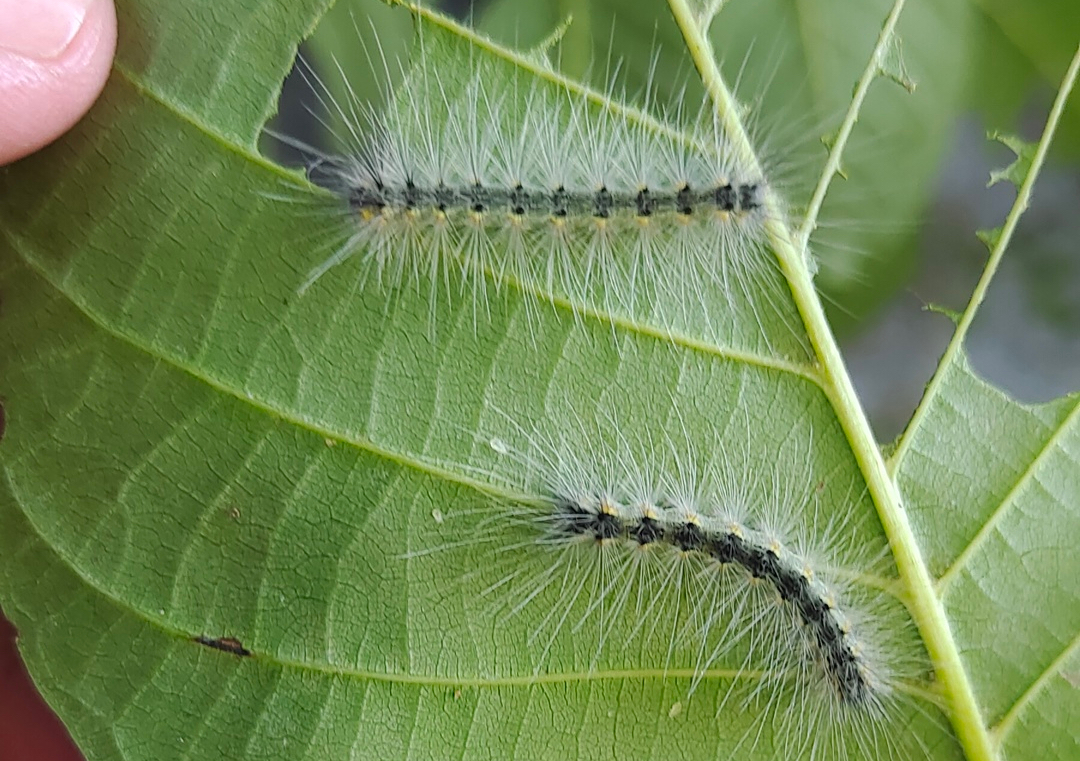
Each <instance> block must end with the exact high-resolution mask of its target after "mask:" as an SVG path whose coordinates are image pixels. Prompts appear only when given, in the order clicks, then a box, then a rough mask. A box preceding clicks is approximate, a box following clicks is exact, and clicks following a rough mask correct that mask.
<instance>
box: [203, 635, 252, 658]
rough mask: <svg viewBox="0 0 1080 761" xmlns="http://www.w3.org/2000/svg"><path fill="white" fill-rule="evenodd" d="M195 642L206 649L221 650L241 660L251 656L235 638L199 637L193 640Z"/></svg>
mask: <svg viewBox="0 0 1080 761" xmlns="http://www.w3.org/2000/svg"><path fill="white" fill-rule="evenodd" d="M195 641H196V642H198V643H199V644H200V645H206V647H212V648H214V649H215V650H221V651H222V652H223V653H232V654H233V655H236V656H239V657H241V658H246V657H247V656H249V655H251V651H250V650H248V649H247V648H246V647H244V646H243V645H242V644H240V640H238V639H236V638H235V637H218V638H216V639H215V638H213V637H206V636H204V635H201V634H200V635H199V636H198V637H196V638H195Z"/></svg>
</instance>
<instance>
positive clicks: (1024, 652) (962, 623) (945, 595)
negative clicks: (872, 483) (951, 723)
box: [897, 355, 1080, 759]
mask: <svg viewBox="0 0 1080 761" xmlns="http://www.w3.org/2000/svg"><path fill="white" fill-rule="evenodd" d="M905 453H906V454H905V456H904V457H903V461H902V465H901V466H900V469H899V471H898V473H897V481H898V483H899V486H900V488H901V490H902V491H903V493H904V499H905V501H906V503H907V504H908V506H909V511H910V515H911V520H912V523H913V524H914V527H915V530H916V532H917V533H918V535H919V536H921V537H924V540H923V557H924V558H925V559H926V562H927V564H928V565H929V568H930V572H931V573H932V574H933V576H934V579H935V591H936V592H937V594H938V595H939V596H940V597H941V599H942V604H943V606H944V608H945V613H946V615H947V616H948V617H949V619H950V620H951V621H952V622H953V625H952V629H953V633H954V635H955V636H956V640H957V645H958V647H959V649H960V652H961V656H962V658H963V663H964V669H965V670H966V671H967V673H968V674H970V675H971V679H972V682H973V686H974V690H975V697H976V698H977V700H978V702H979V705H980V706H981V708H982V711H983V716H984V717H985V720H986V723H987V724H988V725H989V726H990V727H991V729H990V732H991V735H992V736H993V738H994V741H995V743H997V744H999V745H1000V748H1001V753H1002V757H1003V758H1008V759H1040V758H1072V757H1075V756H1076V755H1077V754H1078V753H1080V729H1078V728H1080V695H1078V693H1077V688H1076V685H1075V684H1074V683H1072V682H1070V675H1075V674H1076V672H1077V671H1078V670H1080V590H1078V587H1077V584H1076V580H1077V579H1078V578H1080V555H1077V553H1076V551H1075V548H1076V543H1077V540H1078V539H1080V500H1078V496H1080V395H1073V396H1070V397H1066V398H1063V399H1057V400H1055V401H1053V402H1050V403H1048V404H1042V405H1034V406H1026V405H1022V404H1018V403H1017V402H1015V401H1013V400H1012V399H1009V398H1008V397H1007V396H1006V395H1005V394H1003V393H1002V392H1001V391H999V390H998V389H995V388H993V387H992V386H990V385H989V384H987V383H986V382H984V381H982V380H981V379H979V378H977V377H976V376H975V375H974V373H973V372H972V371H971V369H970V367H969V366H968V363H967V359H966V358H965V357H964V356H963V355H960V356H959V357H958V358H957V359H956V360H955V361H953V362H952V363H951V364H950V365H949V367H948V368H947V369H946V370H945V374H944V376H943V380H942V382H941V385H940V387H939V389H938V392H937V393H936V394H935V395H934V397H933V398H932V400H931V402H930V404H929V406H928V407H927V410H926V414H925V417H923V418H922V421H921V425H919V427H918V429H917V431H916V432H915V433H914V435H913V436H912V437H911V440H910V442H909V443H908V444H907V446H906V449H905Z"/></svg>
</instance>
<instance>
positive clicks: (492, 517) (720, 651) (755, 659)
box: [408, 406, 933, 759]
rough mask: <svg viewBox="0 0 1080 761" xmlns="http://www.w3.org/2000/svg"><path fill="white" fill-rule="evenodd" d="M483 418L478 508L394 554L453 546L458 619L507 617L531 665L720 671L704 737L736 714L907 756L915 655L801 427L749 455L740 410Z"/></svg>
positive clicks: (822, 740)
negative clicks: (683, 420)
mask: <svg viewBox="0 0 1080 761" xmlns="http://www.w3.org/2000/svg"><path fill="white" fill-rule="evenodd" d="M736 417H738V415H736ZM498 419H499V421H498V422H496V424H495V426H494V430H495V431H497V433H493V434H492V435H488V434H487V433H484V434H481V435H478V436H477V437H476V438H477V447H478V449H480V450H486V451H480V452H478V455H479V456H478V458H477V459H478V461H480V462H484V463H490V465H484V466H482V467H480V468H477V469H476V470H475V472H476V473H477V474H478V475H480V476H482V478H483V479H484V480H487V481H489V482H491V483H493V484H496V485H497V492H496V496H495V497H494V499H493V501H492V503H490V504H489V505H487V506H480V507H478V508H477V509H475V510H467V511H463V512H458V513H455V512H453V511H450V512H446V513H443V512H440V513H439V514H438V516H437V518H436V521H435V525H434V526H433V527H432V529H433V530H432V531H431V544H430V545H428V546H424V547H421V548H419V549H416V550H414V551H413V552H411V553H410V554H409V555H408V559H409V562H424V563H432V562H434V563H438V562H440V557H441V556H442V555H444V554H445V553H447V552H450V553H458V552H460V553H464V554H466V555H468V556H469V558H470V561H469V563H468V565H470V566H472V567H473V568H475V569H476V570H474V571H471V572H469V573H467V574H466V575H465V577H464V578H463V579H462V580H461V582H460V583H461V584H462V585H463V587H462V588H463V589H464V590H466V594H467V595H468V596H473V597H474V599H475V600H476V603H477V611H476V612H474V613H473V614H472V615H474V616H475V617H476V619H477V620H478V621H492V622H494V623H493V624H490V625H494V626H498V627H500V628H501V627H506V628H520V629H521V630H522V636H523V640H522V642H523V643H524V648H525V649H526V650H527V652H529V653H530V654H531V655H532V656H533V658H534V673H535V674H536V675H543V674H546V673H548V672H549V671H550V670H552V669H554V670H555V671H556V672H557V673H558V672H561V671H563V670H566V671H569V672H573V671H578V670H586V671H605V670H615V671H618V670H620V669H621V668H625V665H624V664H627V663H632V664H634V666H635V667H636V668H645V669H648V668H649V665H650V664H651V665H652V666H653V667H656V668H660V669H662V670H663V671H664V672H665V673H667V674H669V675H670V676H671V677H672V678H674V677H675V676H676V675H678V674H682V675H684V676H686V675H688V676H686V678H688V679H689V690H688V691H689V693H690V695H692V696H694V695H697V694H698V692H699V691H700V690H701V686H702V683H703V682H704V681H706V680H710V679H711V680H714V685H713V686H714V687H715V680H717V679H720V680H727V679H729V680H730V685H729V686H728V687H727V688H721V689H720V695H719V702H718V707H717V719H718V724H717V731H718V732H719V733H721V734H723V732H724V724H723V721H724V717H725V716H728V715H730V713H731V712H736V713H740V712H744V711H751V712H753V713H754V715H755V723H754V728H753V730H752V731H749V732H746V733H745V734H743V735H742V736H741V737H739V738H736V740H735V741H734V744H735V747H736V748H737V749H738V748H743V749H744V750H745V751H746V752H747V753H757V752H761V751H760V747H759V746H764V744H765V741H763V740H762V737H761V733H762V732H764V731H765V728H766V727H768V728H771V729H770V732H771V733H772V734H771V737H770V739H769V741H768V742H769V743H771V745H772V748H773V750H774V751H777V752H781V753H782V754H783V755H781V756H779V757H783V758H802V757H805V758H822V759H827V758H845V759H846V758H868V759H869V758H897V759H900V758H918V757H923V756H925V754H926V750H925V748H923V745H922V740H921V736H920V734H919V733H916V732H911V733H910V734H909V735H905V734H904V733H903V731H902V728H903V727H905V726H906V725H907V724H908V723H911V722H921V721H922V720H924V719H926V718H927V714H926V711H925V709H924V708H923V707H922V706H920V705H919V704H918V701H917V700H916V699H915V698H914V697H913V695H918V696H920V697H921V698H925V697H926V694H925V692H926V691H925V689H924V688H920V687H918V686H917V684H918V683H919V682H924V681H925V680H926V679H927V675H928V674H929V665H928V664H927V663H926V661H925V656H920V655H913V654H912V653H913V652H914V650H913V648H912V647H911V642H910V640H909V639H908V635H910V633H911V632H910V628H911V627H910V619H908V618H907V617H906V614H905V613H904V612H903V610H902V605H901V604H900V603H899V602H898V601H897V600H896V599H895V598H893V597H892V596H891V593H890V592H888V591H886V590H887V589H888V588H889V584H888V583H887V582H886V581H883V579H881V578H878V577H875V576H874V575H873V573H872V571H873V570H874V569H875V567H876V566H878V565H879V559H880V556H876V555H875V551H873V550H866V549H865V548H864V547H863V546H862V545H861V544H859V543H858V542H857V541H856V540H855V539H854V538H853V537H854V536H855V533H856V532H853V526H852V523H853V521H855V518H854V516H853V515H852V514H851V513H850V512H849V505H850V503H851V502H852V501H854V498H855V497H857V496H858V495H857V494H853V493H851V491H852V489H854V488H857V487H855V485H854V484H847V485H845V484H841V483H830V481H831V480H832V479H834V476H833V475H832V474H830V473H819V472H815V469H814V466H813V464H812V458H810V453H811V452H812V451H813V444H812V440H813V437H812V433H811V432H810V431H809V430H808V429H807V428H806V427H805V426H801V427H799V428H798V429H796V430H793V431H791V432H790V433H789V435H788V436H787V438H786V439H784V441H783V443H782V444H781V445H780V446H779V448H778V449H777V451H776V456H775V461H770V462H768V463H767V464H765V465H764V466H763V465H762V464H761V463H758V462H757V461H756V460H757V455H751V454H750V453H749V452H748V451H746V449H747V444H746V443H745V442H746V441H747V440H748V438H747V437H748V436H749V435H750V432H751V426H750V423H749V421H748V420H746V419H744V420H743V421H742V423H741V424H739V423H738V422H734V423H733V424H730V425H729V426H728V427H729V428H732V429H734V430H730V431H724V432H723V434H722V435H719V434H718V435H717V437H715V438H706V440H701V439H700V438H699V437H697V436H696V435H695V436H692V435H691V434H690V433H689V431H688V430H686V429H684V428H683V427H682V426H681V424H680V422H679V421H678V420H674V421H671V420H669V421H668V422H667V423H666V424H664V425H663V426H660V427H658V428H657V429H655V430H636V429H635V428H634V427H633V426H630V425H628V424H627V421H625V420H621V419H620V416H619V415H618V414H617V413H616V412H614V411H613V409H612V408H611V407H610V406H606V407H603V408H601V409H600V411H599V412H598V413H597V414H596V415H595V416H592V415H585V417H576V416H575V415H573V414H571V415H570V416H569V417H567V416H566V415H565V414H560V415H559V416H558V418H557V419H559V420H561V421H562V422H561V423H559V424H553V425H552V426H551V427H550V428H548V427H545V428H544V429H543V430H541V429H540V428H536V427H532V426H530V427H527V428H526V427H524V426H521V425H519V424H517V423H516V422H515V421H514V420H513V419H512V418H511V417H510V416H509V415H506V414H502V413H499V415H498ZM485 430H486V429H485ZM455 469H458V470H460V469H461V468H460V466H456V467H455ZM466 470H468V469H466ZM845 492H847V499H846V500H845V499H843V497H844V494H845ZM838 495H839V497H840V498H841V499H840V500H839V501H836V500H837V496H838ZM488 625H489V624H486V623H478V624H477V626H479V627H480V629H482V630H483V629H485V628H486V627H487V626H488ZM628 653H631V654H632V655H627V654H628ZM553 664H558V665H557V666H554V665H553ZM695 699H696V698H695ZM932 702H933V701H932V700H931V703H932ZM698 710H708V709H707V708H705V709H698ZM931 721H933V720H932V719H931ZM746 757H757V756H756V755H754V756H751V755H748V756H746Z"/></svg>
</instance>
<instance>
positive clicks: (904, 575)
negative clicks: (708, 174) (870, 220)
mask: <svg viewBox="0 0 1080 761" xmlns="http://www.w3.org/2000/svg"><path fill="white" fill-rule="evenodd" d="M901 4H902V0H897V5H901ZM668 6H669V7H670V9H671V12H672V14H673V15H674V16H675V21H676V23H677V24H678V26H679V29H680V30H681V32H682V34H683V37H684V39H685V40H686V44H687V48H688V49H689V51H690V55H691V57H692V58H693V60H694V63H695V65H696V67H697V69H698V72H699V74H700V75H701V78H702V81H703V83H704V84H705V87H706V89H707V90H708V92H709V95H710V97H711V98H712V100H713V102H714V103H715V105H716V108H717V111H718V115H719V118H720V120H721V123H722V124H723V126H724V129H725V131H726V134H727V135H728V138H729V139H730V140H731V144H732V148H733V150H735V151H737V152H739V153H740V159H743V160H746V161H747V162H748V163H749V165H751V166H757V163H758V162H757V158H756V155H755V154H754V150H753V147H752V145H751V143H750V139H749V137H748V135H747V132H746V129H745V128H744V127H743V125H742V123H741V121H740V119H739V115H738V114H739V109H738V108H737V106H736V102H735V99H734V97H733V95H732V94H731V92H730V90H728V88H727V86H726V84H725V83H724V80H723V76H722V75H721V73H720V70H719V68H718V67H717V64H716V59H715V56H713V54H712V47H711V45H710V44H709V41H708V39H707V38H706V37H705V35H704V33H703V31H702V30H701V29H700V28H699V27H698V26H697V25H696V24H695V21H694V14H693V13H692V11H691V10H690V8H689V7H688V5H687V0H668ZM896 15H898V9H897V7H896V6H894V8H893V11H892V12H891V13H890V15H889V18H888V20H887V21H886V26H889V25H890V24H895V21H896ZM889 41H890V35H888V34H885V33H883V34H882V35H881V36H880V37H879V39H878V45H877V46H876V47H875V49H874V53H873V58H872V62H877V61H879V60H880V56H881V55H882V54H883V53H884V50H885V46H886V45H887V44H888V43H889ZM853 107H854V112H850V113H849V120H850V121H851V124H854V121H855V119H856V118H857V115H858V113H857V112H858V104H853ZM849 132H850V130H849ZM834 150H835V149H834ZM835 156H836V161H837V162H838V161H839V156H840V154H839V152H836V153H835ZM765 202H766V204H767V207H768V208H767V212H776V211H777V210H778V209H779V205H778V204H777V202H776V199H775V198H774V197H772V196H771V195H770V196H768V197H767V198H766V200H765ZM766 216H767V217H768V219H769V220H770V221H769V222H768V223H767V225H766V234H767V235H768V236H769V239H770V243H771V245H772V246H773V248H774V251H775V252H776V255H777V257H778V259H779V262H780V266H781V268H782V269H783V271H784V274H785V276H786V277H787V280H788V284H789V286H790V288H791V292H792V296H793V298H794V300H795V302H796V305H797V307H798V309H799V311H800V314H801V315H802V317H803V321H804V323H805V325H806V330H807V334H808V336H809V338H810V342H811V345H812V346H813V348H814V351H815V352H816V354H817V356H818V358H819V361H820V364H821V371H822V379H823V389H824V390H825V393H826V395H827V396H828V398H829V401H830V403H831V404H832V406H833V409H834V410H835V412H836V416H837V419H838V420H839V422H840V424H841V426H842V427H843V429H844V432H845V434H846V435H847V438H848V441H849V443H850V444H851V448H852V451H853V453H854V455H855V458H856V460H857V462H858V464H859V467H860V468H861V470H862V472H863V474H864V475H865V477H866V483H867V487H868V488H869V490H870V493H871V496H872V497H873V499H874V504H875V505H876V507H877V511H878V515H879V517H880V519H881V523H882V527H883V529H884V531H885V534H886V537H887V538H888V541H889V546H890V547H891V549H892V551H893V557H894V560H895V562H896V566H897V570H898V572H899V574H900V577H901V579H902V580H903V581H904V583H905V584H906V586H907V588H908V590H909V592H910V595H911V613H912V617H913V618H914V619H915V623H916V625H917V626H918V628H919V632H920V634H921V635H922V638H923V641H924V643H925V644H926V648H927V650H928V652H929V654H930V657H931V658H932V659H933V662H934V668H935V671H936V673H937V676H938V679H939V680H940V681H941V683H942V686H943V692H944V695H945V696H946V697H947V699H948V700H949V706H950V708H951V719H952V723H953V728H954V730H955V732H956V734H957V737H958V738H959V741H960V743H961V745H962V746H963V748H964V750H965V752H966V753H967V756H968V758H969V759H970V761H992V759H994V758H995V756H996V754H995V751H994V748H993V745H992V743H991V740H990V737H989V735H988V734H987V731H986V727H985V725H984V723H983V720H982V716H981V715H980V713H979V707H978V703H977V702H976V700H975V694H974V691H973V690H972V685H971V682H970V681H969V680H968V677H967V674H966V673H965V671H964V668H963V664H962V662H961V660H960V654H959V651H958V650H957V647H956V642H955V640H954V639H953V636H952V631H951V630H950V628H949V623H948V619H947V618H946V616H945V610H944V608H943V607H942V605H941V601H940V600H939V599H938V597H937V595H936V594H935V593H934V586H933V582H932V580H931V578H930V574H929V572H928V570H927V567H926V564H925V563H924V562H923V559H922V554H921V552H920V550H919V545H918V543H917V541H916V539H915V534H914V532H913V530H912V527H911V523H910V521H909V520H908V516H907V513H906V511H905V510H904V508H903V502H902V500H901V497H900V493H899V490H898V489H897V488H896V484H895V483H893V480H892V478H891V476H890V474H889V472H888V470H887V469H886V467H885V461H884V460H883V459H882V457H881V451H880V450H879V448H878V446H877V442H876V441H875V439H874V435H873V432H872V431H871V430H870V424H869V421H868V420H867V419H866V415H865V413H864V412H863V410H862V407H861V405H860V403H859V399H858V396H857V395H856V393H855V388H854V386H853V385H852V383H851V378H850V377H849V375H848V373H847V369H846V368H845V366H844V360H843V357H842V356H841V354H840V349H839V347H838V346H837V344H836V339H835V338H834V336H833V334H832V329H831V328H830V327H829V324H828V321H827V320H826V318H825V312H824V310H823V308H822V306H821V301H820V300H819V299H818V297H817V292H816V290H815V288H814V283H813V279H812V276H811V274H810V270H809V269H808V268H807V266H806V260H805V250H804V249H803V248H800V247H799V246H797V245H796V243H795V241H794V239H793V237H792V235H791V233H790V231H789V230H788V228H787V226H786V225H785V223H784V222H783V221H782V217H780V216H778V214H776V213H767V214H766Z"/></svg>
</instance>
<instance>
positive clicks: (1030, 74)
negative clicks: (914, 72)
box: [969, 0, 1080, 157]
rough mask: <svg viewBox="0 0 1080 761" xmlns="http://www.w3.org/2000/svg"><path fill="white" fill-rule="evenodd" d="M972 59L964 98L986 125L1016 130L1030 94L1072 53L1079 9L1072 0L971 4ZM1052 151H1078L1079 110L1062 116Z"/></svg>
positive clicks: (1051, 81)
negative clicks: (968, 88) (1008, 127)
mask: <svg viewBox="0 0 1080 761" xmlns="http://www.w3.org/2000/svg"><path fill="white" fill-rule="evenodd" d="M971 6H972V10H973V14H974V16H975V23H974V24H973V27H972V41H973V45H972V48H973V60H972V62H971V64H970V67H969V68H970V71H971V83H970V84H971V86H970V90H969V93H970V94H969V99H970V102H971V104H972V106H973V107H974V108H976V109H978V111H979V112H980V113H981V114H982V115H983V117H984V120H985V122H986V123H987V124H992V125H999V126H1011V127H1013V128H1014V129H1019V124H1020V120H1021V117H1022V115H1023V109H1024V108H1025V107H1029V106H1030V105H1031V100H1032V93H1033V92H1034V93H1036V94H1042V93H1044V92H1045V91H1046V90H1047V89H1049V88H1047V85H1050V86H1056V84H1057V78H1058V77H1059V76H1060V74H1061V71H1062V70H1063V69H1064V68H1065V66H1066V65H1067V63H1068V61H1069V58H1070V57H1071V56H1072V54H1073V52H1074V51H1075V50H1076V42H1077V32H1076V30H1077V29H1080V5H1077V4H1076V3H1074V2H1072V0H1041V1H1040V2H1036V3H1014V2H1009V0H971ZM1055 143H1056V146H1057V148H1059V149H1063V152H1064V153H1065V154H1066V155H1068V156H1070V157H1075V156H1076V155H1077V151H1078V150H1080V109H1076V108H1073V109H1072V110H1071V111H1070V112H1069V113H1066V114H1065V116H1064V118H1063V120H1062V124H1061V129H1060V134H1059V136H1058V139H1057V140H1056V141H1055Z"/></svg>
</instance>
